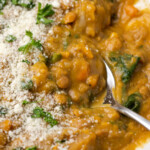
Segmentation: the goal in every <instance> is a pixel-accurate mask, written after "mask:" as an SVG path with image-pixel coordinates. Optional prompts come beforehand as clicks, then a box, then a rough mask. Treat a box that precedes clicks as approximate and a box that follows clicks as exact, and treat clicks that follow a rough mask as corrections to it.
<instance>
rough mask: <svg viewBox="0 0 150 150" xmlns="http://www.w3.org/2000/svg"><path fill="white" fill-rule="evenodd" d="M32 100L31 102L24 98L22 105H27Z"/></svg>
mask: <svg viewBox="0 0 150 150" xmlns="http://www.w3.org/2000/svg"><path fill="white" fill-rule="evenodd" d="M31 103H32V102H29V101H27V100H24V101H23V102H22V105H27V104H31Z"/></svg>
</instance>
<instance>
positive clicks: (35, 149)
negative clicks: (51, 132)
mask: <svg viewBox="0 0 150 150" xmlns="http://www.w3.org/2000/svg"><path fill="white" fill-rule="evenodd" d="M13 150H37V147H36V146H34V147H29V148H26V149H24V148H22V147H17V148H15V149H13Z"/></svg>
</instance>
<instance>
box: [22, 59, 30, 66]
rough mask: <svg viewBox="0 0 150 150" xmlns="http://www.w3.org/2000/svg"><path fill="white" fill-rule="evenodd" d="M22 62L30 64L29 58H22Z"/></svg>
mask: <svg viewBox="0 0 150 150" xmlns="http://www.w3.org/2000/svg"><path fill="white" fill-rule="evenodd" d="M22 62H24V63H26V64H28V65H29V64H30V61H29V60H27V59H25V60H22Z"/></svg>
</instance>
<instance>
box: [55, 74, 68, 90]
mask: <svg viewBox="0 0 150 150" xmlns="http://www.w3.org/2000/svg"><path fill="white" fill-rule="evenodd" d="M56 83H57V85H58V87H59V88H62V89H66V88H68V87H69V78H68V77H67V76H62V77H60V78H59V79H58V80H57V82H56Z"/></svg>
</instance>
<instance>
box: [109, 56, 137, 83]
mask: <svg viewBox="0 0 150 150" xmlns="http://www.w3.org/2000/svg"><path fill="white" fill-rule="evenodd" d="M109 59H110V60H111V61H112V62H114V63H115V64H114V65H115V67H117V68H118V69H119V71H121V72H122V77H121V78H122V81H123V82H124V83H127V82H128V81H129V80H130V79H131V76H132V74H133V72H134V70H135V68H136V66H137V64H138V62H139V60H140V58H139V57H137V56H133V55H129V54H123V55H122V54H119V53H111V54H110V56H109Z"/></svg>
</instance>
